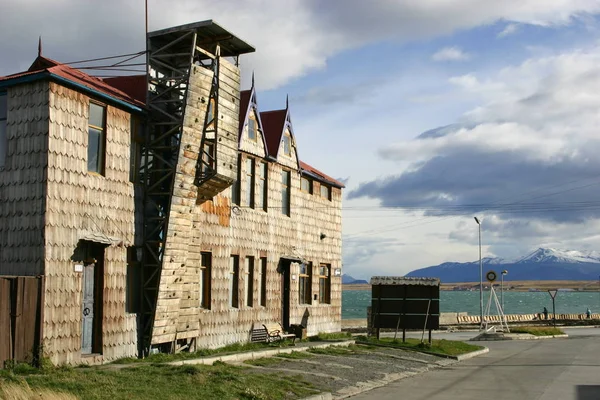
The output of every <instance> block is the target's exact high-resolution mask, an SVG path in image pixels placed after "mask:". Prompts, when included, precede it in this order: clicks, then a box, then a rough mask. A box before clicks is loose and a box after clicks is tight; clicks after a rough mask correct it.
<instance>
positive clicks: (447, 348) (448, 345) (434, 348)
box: [359, 336, 483, 356]
mask: <svg viewBox="0 0 600 400" xmlns="http://www.w3.org/2000/svg"><path fill="white" fill-rule="evenodd" d="M359 339H360V341H361V342H366V343H373V344H383V345H386V346H391V347H398V348H402V349H411V350H419V351H427V352H430V353H435V354H441V355H445V356H459V355H461V354H466V353H470V352H472V351H477V350H481V349H483V347H482V346H477V345H473V344H469V343H465V342H459V341H456V340H445V339H442V340H432V342H431V344H429V343H427V342H425V343H421V341H420V340H419V339H410V338H409V339H406V342H404V343H403V342H402V341H401V340H394V339H392V338H381V339H379V340H377V339H376V338H367V337H366V336H359Z"/></svg>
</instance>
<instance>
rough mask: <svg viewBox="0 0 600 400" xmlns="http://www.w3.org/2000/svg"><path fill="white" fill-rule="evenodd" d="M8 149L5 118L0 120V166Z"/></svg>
mask: <svg viewBox="0 0 600 400" xmlns="http://www.w3.org/2000/svg"><path fill="white" fill-rule="evenodd" d="M7 151H8V140H7V138H6V120H4V121H0V167H3V166H4V163H5V162H6V153H7Z"/></svg>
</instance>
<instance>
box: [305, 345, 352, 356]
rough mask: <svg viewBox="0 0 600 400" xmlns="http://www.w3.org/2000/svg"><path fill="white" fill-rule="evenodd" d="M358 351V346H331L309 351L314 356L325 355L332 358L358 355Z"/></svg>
mask: <svg viewBox="0 0 600 400" xmlns="http://www.w3.org/2000/svg"><path fill="white" fill-rule="evenodd" d="M357 350H358V347H357V346H348V347H341V346H331V347H325V348H318V349H310V350H308V351H309V352H310V353H313V354H324V355H330V356H347V355H349V354H353V353H357V352H358V351H357Z"/></svg>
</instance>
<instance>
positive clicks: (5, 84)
mask: <svg viewBox="0 0 600 400" xmlns="http://www.w3.org/2000/svg"><path fill="white" fill-rule="evenodd" d="M43 79H52V80H54V81H57V82H59V83H62V84H63V85H65V86H69V87H72V88H76V89H79V90H81V91H83V92H85V93H88V94H91V95H93V96H94V97H96V98H100V99H103V100H106V101H107V102H110V103H113V104H118V105H120V106H121V107H123V108H126V109H128V110H130V111H133V112H137V113H143V112H144V111H145V110H144V109H143V108H141V107H138V106H135V105H133V104H130V103H128V102H126V101H123V100H120V99H116V98H114V97H113V96H110V95H107V94H105V93H102V92H100V91H98V90H95V89H92V88H90V87H87V86H85V85H82V84H79V83H76V82H73V81H71V80H69V79H66V78H63V77H62V76H59V75H56V74H53V73H51V72H48V71H40V72H37V73H34V74H31V75H25V76H19V77H16V78H11V79H6V80H4V81H0V90H2V89H6V88H9V87H11V86H15V85H19V84H22V83H30V82H35V81H39V80H43Z"/></svg>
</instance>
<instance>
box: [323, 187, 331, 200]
mask: <svg viewBox="0 0 600 400" xmlns="http://www.w3.org/2000/svg"><path fill="white" fill-rule="evenodd" d="M321 197H322V198H324V199H327V200H331V188H330V187H329V186H327V185H324V184H321Z"/></svg>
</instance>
